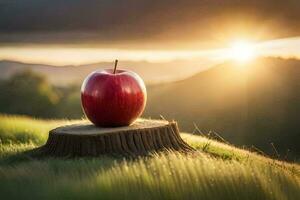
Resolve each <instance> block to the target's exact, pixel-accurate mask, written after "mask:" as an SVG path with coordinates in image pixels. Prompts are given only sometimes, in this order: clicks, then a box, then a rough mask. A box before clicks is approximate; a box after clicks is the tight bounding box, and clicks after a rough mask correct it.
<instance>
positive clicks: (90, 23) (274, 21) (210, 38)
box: [0, 0, 300, 47]
mask: <svg viewBox="0 0 300 200" xmlns="http://www.w3.org/2000/svg"><path fill="white" fill-rule="evenodd" d="M298 19H300V2H299V1H297V0H286V1H281V0H253V1H240V0H176V1H174V0H164V1H158V0H127V1H125V0H102V1H99V0H64V1H61V0H40V1H36V0H4V1H1V3H0V42H1V43H58V44H60V43H68V44H74V43H86V44H99V45H101V44H102V45H103V44H104V45H106V44H107V45H113V44H114V43H117V44H124V46H126V45H128V44H143V45H144V47H146V46H147V45H148V44H150V46H151V45H156V44H157V45H158V46H159V45H161V46H163V44H169V45H170V47H172V45H174V44H176V45H179V46H180V45H188V44H189V43H193V44H195V41H199V44H204V43H205V42H208V43H211V44H213V43H218V42H224V41H226V40H228V39H230V38H234V37H237V36H239V37H240V36H242V37H253V38H254V39H264V38H277V37H287V36H296V35H300V21H299V20H298ZM164 47H166V46H164Z"/></svg>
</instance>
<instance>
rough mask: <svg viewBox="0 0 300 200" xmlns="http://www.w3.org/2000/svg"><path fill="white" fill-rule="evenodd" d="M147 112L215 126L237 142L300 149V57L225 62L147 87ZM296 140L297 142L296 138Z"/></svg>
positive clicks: (186, 125) (189, 127) (186, 124)
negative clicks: (189, 75)
mask: <svg viewBox="0 0 300 200" xmlns="http://www.w3.org/2000/svg"><path fill="white" fill-rule="evenodd" d="M148 91H149V92H148V94H149V95H148V104H147V106H146V112H145V116H150V117H154V118H158V117H160V115H162V116H163V117H164V118H166V119H174V120H177V121H178V122H179V126H180V128H181V130H184V131H189V132H192V131H195V127H197V129H198V130H197V131H196V132H199V130H201V131H202V132H203V133H208V132H209V131H213V132H215V133H217V134H218V135H220V136H222V137H223V138H224V139H226V140H227V141H229V142H232V143H233V144H238V145H248V146H251V145H252V144H254V145H255V146H256V147H257V148H261V149H263V150H264V151H266V152H268V153H274V148H273V147H272V145H271V143H272V144H273V145H274V146H275V147H276V148H277V150H278V151H279V152H280V153H281V154H284V155H285V154H286V153H287V152H286V151H287V150H288V149H289V150H290V151H291V152H293V153H297V154H298V155H299V154H300V147H299V140H300V123H299V115H300V114H299V113H300V61H299V60H294V59H287V60H285V59H279V58H278V59H277V58H262V59H257V60H256V61H253V62H251V63H248V64H237V63H233V62H228V63H224V64H221V65H218V66H216V67H213V68H211V69H209V70H206V71H203V72H200V73H198V74H196V75H194V76H192V77H189V78H187V79H184V80H181V81H176V82H172V83H166V84H160V85H155V86H152V87H148ZM296 141H298V142H296Z"/></svg>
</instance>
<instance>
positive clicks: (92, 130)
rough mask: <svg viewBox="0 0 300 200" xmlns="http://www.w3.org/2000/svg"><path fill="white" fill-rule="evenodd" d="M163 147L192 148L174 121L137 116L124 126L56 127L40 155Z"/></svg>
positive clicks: (127, 152)
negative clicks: (138, 117) (135, 119)
mask: <svg viewBox="0 0 300 200" xmlns="http://www.w3.org/2000/svg"><path fill="white" fill-rule="evenodd" d="M162 150H172V151H183V152H186V151H192V150H193V148H192V147H190V146H189V145H188V144H187V143H186V142H184V141H183V140H182V138H181V137H180V134H179V129H178V126H177V123H176V122H174V121H172V122H169V121H165V120H146V119H138V120H137V121H136V122H135V123H134V124H132V125H130V126H126V127H117V128H100V127H96V126H94V125H93V124H90V123H88V122H85V123H80V124H73V125H68V126H62V127H58V128H56V129H53V130H51V131H50V132H49V137H48V141H47V143H46V144H45V145H44V146H42V147H41V148H40V149H39V154H40V155H48V156H55V157H81V156H100V155H122V156H129V157H131V156H141V155H147V154H149V153H151V152H157V151H162Z"/></svg>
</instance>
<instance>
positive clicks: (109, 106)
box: [81, 60, 147, 127]
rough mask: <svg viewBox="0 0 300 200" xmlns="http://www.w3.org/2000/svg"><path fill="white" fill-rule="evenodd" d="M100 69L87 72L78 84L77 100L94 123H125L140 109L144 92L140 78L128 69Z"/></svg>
mask: <svg viewBox="0 0 300 200" xmlns="http://www.w3.org/2000/svg"><path fill="white" fill-rule="evenodd" d="M116 67H117V60H116V62H115V68H114V70H112V69H104V70H99V71H95V72H93V73H91V74H90V75H88V76H87V78H86V79H85V80H84V82H83V84H82V87H81V103H82V108H83V110H84V113H85V115H86V116H87V118H88V119H89V120H90V121H91V122H93V123H94V124H95V125H96V126H101V127H116V126H127V125H129V124H131V123H132V122H134V121H135V120H136V119H137V118H138V117H139V116H140V115H141V114H142V112H143V111H144V108H145V105H146V100H147V93H146V87H145V84H144V82H143V80H142V79H141V78H140V77H139V75H137V74H136V73H134V72H132V71H128V70H116Z"/></svg>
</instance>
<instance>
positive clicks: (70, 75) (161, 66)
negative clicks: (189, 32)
mask: <svg viewBox="0 0 300 200" xmlns="http://www.w3.org/2000/svg"><path fill="white" fill-rule="evenodd" d="M214 64H215V63H212V62H211V61H207V60H204V61H203V60H198V61H197V60H196V61H183V60H182V61H172V62H166V63H150V62H143V61H141V62H133V61H132V62H130V61H120V64H119V68H125V69H129V70H132V71H135V72H136V73H138V74H139V75H140V76H141V77H142V78H143V79H144V80H145V82H146V83H147V84H153V83H160V82H168V81H174V80H178V79H183V78H186V77H187V76H191V74H193V73H196V72H199V71H201V70H204V69H206V68H208V67H211V66H212V65H214ZM112 66H113V63H110V62H100V63H94V64H86V65H78V66H74V65H67V66H52V65H43V64H30V63H21V62H15V61H8V60H2V61H0V79H6V78H9V77H10V76H11V75H12V74H14V73H16V72H20V71H23V70H33V71H34V72H37V73H39V74H43V75H44V76H46V77H47V79H48V80H49V81H50V82H51V83H52V84H54V85H68V84H81V83H82V81H83V80H84V78H85V77H86V76H87V75H88V74H89V73H91V72H92V71H95V70H99V69H104V68H110V67H112ZM182 69H184V70H182Z"/></svg>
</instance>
